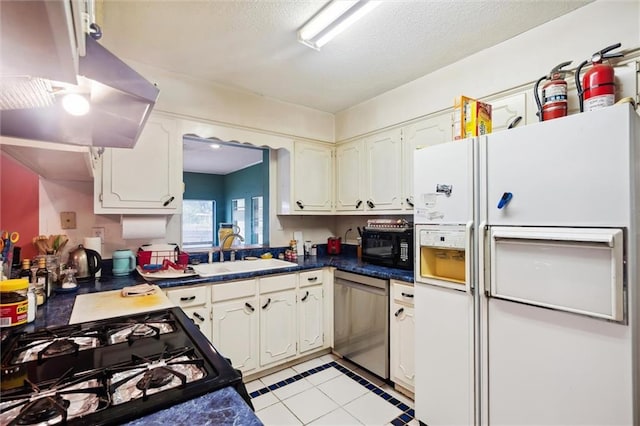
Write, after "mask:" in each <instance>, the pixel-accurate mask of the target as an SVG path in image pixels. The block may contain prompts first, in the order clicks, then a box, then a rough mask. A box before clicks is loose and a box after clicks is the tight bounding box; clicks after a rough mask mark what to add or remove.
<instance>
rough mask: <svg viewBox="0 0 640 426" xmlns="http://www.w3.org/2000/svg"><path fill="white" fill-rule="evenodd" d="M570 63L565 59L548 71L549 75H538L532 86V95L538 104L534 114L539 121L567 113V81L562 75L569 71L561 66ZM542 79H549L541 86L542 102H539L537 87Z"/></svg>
mask: <svg viewBox="0 0 640 426" xmlns="http://www.w3.org/2000/svg"><path fill="white" fill-rule="evenodd" d="M570 64H571V61H567V62H563V63H561V64H558V65H556V66H555V67H553V69H552V70H551V72H549V75H543V76H542V77H540V78H539V79H538V81H536V84H535V85H534V86H533V96H534V97H535V98H536V104H537V105H538V112H537V113H536V115H537V116H538V119H539V120H540V121H547V120H551V119H553V118H559V117H564V116H566V115H567V82H566V81H565V80H564V75H565V74H566V73H567V72H569V71H567V70H563V69H562V68H564V67H566V66H567V65H570ZM544 80H549V81H547V82H546V83H545V84H544V85H543V86H542V102H540V95H539V94H538V87H539V86H540V83H542V81H544Z"/></svg>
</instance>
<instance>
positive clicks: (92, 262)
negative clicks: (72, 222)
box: [69, 244, 102, 281]
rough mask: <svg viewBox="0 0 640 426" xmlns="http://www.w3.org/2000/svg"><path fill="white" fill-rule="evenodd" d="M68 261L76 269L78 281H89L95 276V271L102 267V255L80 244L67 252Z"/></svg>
mask: <svg viewBox="0 0 640 426" xmlns="http://www.w3.org/2000/svg"><path fill="white" fill-rule="evenodd" d="M69 263H70V264H71V267H72V268H73V269H75V270H76V271H77V273H76V279H77V280H78V281H89V280H92V279H94V278H95V276H96V272H98V271H99V270H100V269H101V268H102V257H100V254H99V253H98V252H97V251H95V250H91V249H88V248H84V246H83V245H82V244H80V245H79V246H78V247H77V248H76V249H74V250H71V251H70V252H69Z"/></svg>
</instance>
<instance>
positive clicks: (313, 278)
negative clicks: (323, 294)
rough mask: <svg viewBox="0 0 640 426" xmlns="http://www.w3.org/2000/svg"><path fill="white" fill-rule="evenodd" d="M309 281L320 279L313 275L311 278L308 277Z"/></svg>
mask: <svg viewBox="0 0 640 426" xmlns="http://www.w3.org/2000/svg"><path fill="white" fill-rule="evenodd" d="M307 281H309V282H311V283H312V282H314V281H318V277H311V278H307Z"/></svg>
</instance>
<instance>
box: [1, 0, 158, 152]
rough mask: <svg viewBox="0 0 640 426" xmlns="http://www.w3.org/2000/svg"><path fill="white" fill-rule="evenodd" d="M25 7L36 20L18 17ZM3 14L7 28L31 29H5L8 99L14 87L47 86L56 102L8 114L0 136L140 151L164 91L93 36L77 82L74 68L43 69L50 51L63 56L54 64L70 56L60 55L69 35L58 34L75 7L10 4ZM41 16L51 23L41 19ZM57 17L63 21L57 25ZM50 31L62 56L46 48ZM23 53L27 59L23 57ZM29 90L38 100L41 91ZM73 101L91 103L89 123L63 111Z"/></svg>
mask: <svg viewBox="0 0 640 426" xmlns="http://www.w3.org/2000/svg"><path fill="white" fill-rule="evenodd" d="M25 4H27V5H30V6H26V7H30V8H31V10H30V11H29V15H28V16H25V14H24V10H23V11H22V13H23V14H22V15H21V16H19V17H18V16H15V15H16V14H18V13H20V8H22V7H25V6H24V5H25ZM70 4H73V3H70ZM0 8H1V9H0V12H1V15H2V24H5V23H7V22H6V21H5V18H8V17H11V15H12V14H13V15H14V16H13V17H12V18H13V20H14V22H15V19H20V20H23V21H24V22H22V23H21V25H11V24H9V25H7V26H5V25H3V27H4V29H2V30H1V31H2V38H3V40H4V41H2V49H1V50H0V55H2V56H1V57H0V63H1V66H2V75H0V82H2V88H3V91H4V92H5V93H6V92H7V91H8V89H12V88H13V85H14V84H15V85H16V86H17V85H19V84H24V81H38V80H40V81H43V82H44V83H45V86H46V88H44V89H43V88H41V86H42V85H40V86H38V89H37V90H41V91H47V92H48V93H45V94H43V98H48V99H47V103H48V105H46V106H38V105H37V103H36V105H35V106H29V105H26V106H25V105H20V106H19V107H16V108H13V107H12V106H9V107H7V106H6V105H5V106H3V108H2V111H0V134H1V135H3V136H9V137H14V138H21V139H34V140H40V141H50V142H58V143H65V144H73V145H86V146H96V147H117V148H133V147H134V146H135V143H136V142H137V140H138V137H139V136H140V132H141V131H142V128H143V127H144V125H145V123H146V121H147V118H148V117H149V114H150V113H151V110H152V109H153V107H154V105H155V102H156V100H157V98H158V94H159V90H158V88H157V87H156V86H155V85H153V84H152V83H150V82H149V81H147V80H146V79H145V78H144V77H142V76H141V75H140V74H138V73H137V72H136V71H134V70H133V69H132V68H131V67H129V66H128V65H127V64H125V63H124V62H123V61H121V60H120V59H118V58H117V57H116V56H115V55H113V54H112V53H111V52H109V51H108V50H107V49H105V48H104V47H103V46H102V45H100V44H99V43H98V42H97V41H96V40H94V39H93V38H92V37H91V36H89V35H88V34H82V36H83V38H84V42H85V49H86V52H85V55H84V56H79V61H78V67H77V69H78V75H77V76H75V75H73V73H71V78H69V74H70V73H69V66H68V61H63V60H61V61H60V66H59V67H57V66H56V65H57V64H55V63H53V64H51V63H49V64H47V65H46V66H42V62H43V61H42V60H41V59H40V56H39V52H42V51H44V50H46V51H47V52H49V54H50V53H51V50H54V51H55V50H56V49H57V52H56V54H54V55H53V57H54V58H58V59H59V58H62V57H63V56H64V55H61V54H60V50H61V49H60V45H61V44H62V45H63V46H64V45H65V44H64V43H60V42H59V41H57V40H59V38H60V35H59V33H60V32H61V30H60V29H59V28H56V27H59V23H60V20H61V19H62V20H64V10H65V9H67V10H70V9H72V8H70V7H69V3H65V2H64V1H56V2H49V1H44V2H38V1H36V2H31V1H29V2H13V1H8V2H5V1H3V2H2V4H1V5H0ZM39 15H43V17H41V18H38V16H39ZM68 15H69V13H67V16H66V18H67V19H68V18H69V16H68ZM56 16H58V17H59V16H62V17H63V18H60V19H57V18H56ZM56 19H57V20H56ZM38 22H39V23H38ZM68 28H71V27H70V26H69V25H65V26H64V30H67V29H68ZM47 31H49V32H51V33H52V34H53V35H52V36H51V37H49V38H48V40H53V41H55V42H56V46H55V48H47V47H48V46H42V43H43V41H42V40H44V39H47V37H43V36H42V33H46V32H47ZM35 34H37V35H38V36H34V35H35ZM56 37H57V39H56ZM18 46H19V49H20V53H19V54H17V53H16V52H17V49H18ZM25 56H26V57H27V58H29V57H30V56H32V57H33V61H31V63H32V64H33V65H32V66H30V67H29V66H26V67H25V59H24V58H25ZM14 59H15V60H14ZM26 62H30V61H26ZM49 62H51V61H49ZM14 64H15V66H14ZM27 65H29V64H27ZM52 65H53V66H52ZM52 69H53V70H54V71H57V70H58V69H60V70H62V69H64V70H65V71H66V72H65V77H66V78H64V79H60V80H56V79H55V78H56V77H55V76H53V75H52V71H51V70H52ZM72 69H73V68H72ZM40 70H41V72H39V71H40ZM74 79H75V80H76V81H75V82H74V81H73V80H74ZM74 83H76V84H74ZM27 85H28V83H27ZM29 90H30V91H32V92H33V89H31V88H30V89H29ZM37 90H36V91H37ZM67 93H78V94H81V95H82V96H85V97H87V98H88V99H89V101H90V111H89V113H88V114H86V115H84V116H73V115H70V114H69V113H67V112H66V111H65V110H64V109H63V108H62V97H63V96H64V95H65V94H67ZM27 104H28V103H27Z"/></svg>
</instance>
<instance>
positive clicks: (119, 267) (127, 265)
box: [112, 249, 136, 277]
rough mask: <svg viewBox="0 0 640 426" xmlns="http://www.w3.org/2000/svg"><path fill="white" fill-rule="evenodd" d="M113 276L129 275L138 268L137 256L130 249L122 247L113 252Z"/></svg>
mask: <svg viewBox="0 0 640 426" xmlns="http://www.w3.org/2000/svg"><path fill="white" fill-rule="evenodd" d="M112 259H113V276H115V277H121V276H124V275H129V273H130V272H131V271H133V270H134V269H136V257H135V256H134V255H133V252H132V251H131V250H128V249H120V250H116V251H114V252H113V257H112Z"/></svg>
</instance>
